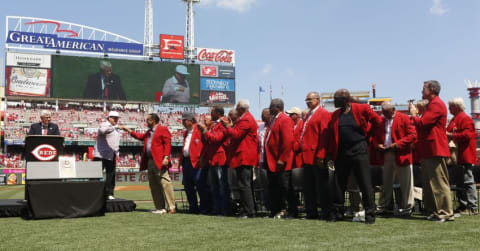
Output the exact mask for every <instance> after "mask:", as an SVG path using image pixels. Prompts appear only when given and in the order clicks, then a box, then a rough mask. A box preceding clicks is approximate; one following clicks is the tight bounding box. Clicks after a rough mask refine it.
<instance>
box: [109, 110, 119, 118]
mask: <svg viewBox="0 0 480 251" xmlns="http://www.w3.org/2000/svg"><path fill="white" fill-rule="evenodd" d="M108 116H109V117H120V114H118V112H116V111H111V112H109V113H108Z"/></svg>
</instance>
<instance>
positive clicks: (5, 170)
mask: <svg viewBox="0 0 480 251" xmlns="http://www.w3.org/2000/svg"><path fill="white" fill-rule="evenodd" d="M2 173H3V174H9V173H25V168H0V174H2Z"/></svg>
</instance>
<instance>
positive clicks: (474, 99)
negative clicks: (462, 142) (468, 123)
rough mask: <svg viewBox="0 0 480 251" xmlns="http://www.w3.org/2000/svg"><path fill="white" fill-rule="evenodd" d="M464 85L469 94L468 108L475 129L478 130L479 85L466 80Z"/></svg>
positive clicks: (479, 121) (479, 119)
mask: <svg viewBox="0 0 480 251" xmlns="http://www.w3.org/2000/svg"><path fill="white" fill-rule="evenodd" d="M465 83H466V84H467V90H468V92H469V94H470V104H471V106H470V108H471V111H472V113H471V115H472V119H473V121H474V123H475V129H476V130H480V83H479V82H478V81H476V80H475V82H473V83H472V82H471V81H470V80H466V81H465Z"/></svg>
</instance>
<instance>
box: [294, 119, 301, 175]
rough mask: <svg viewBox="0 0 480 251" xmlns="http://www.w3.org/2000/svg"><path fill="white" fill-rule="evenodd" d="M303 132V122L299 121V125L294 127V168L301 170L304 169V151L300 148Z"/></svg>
mask: <svg viewBox="0 0 480 251" xmlns="http://www.w3.org/2000/svg"><path fill="white" fill-rule="evenodd" d="M302 130H303V120H301V119H300V120H299V121H298V122H297V125H296V126H295V125H294V126H293V137H294V138H295V142H294V143H293V154H294V163H293V166H292V168H300V167H302V164H303V161H302V158H303V157H302V149H301V148H300V135H301V134H302Z"/></svg>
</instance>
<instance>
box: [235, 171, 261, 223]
mask: <svg viewBox="0 0 480 251" xmlns="http://www.w3.org/2000/svg"><path fill="white" fill-rule="evenodd" d="M231 170H232V175H231V179H234V180H233V181H232V182H230V185H231V186H232V187H231V190H232V192H233V194H234V197H236V196H237V195H238V200H239V201H240V206H241V209H242V211H243V212H242V213H243V214H246V215H248V216H254V215H255V206H254V202H253V190H252V181H253V180H252V174H253V173H252V172H253V167H252V166H239V167H237V168H231ZM236 199H237V198H236Z"/></svg>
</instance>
